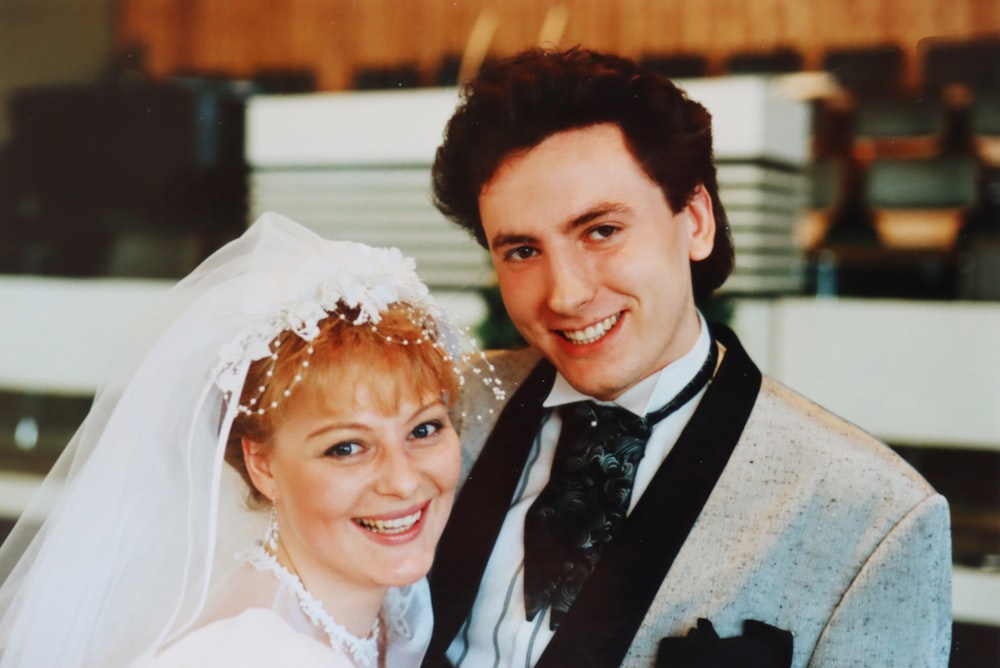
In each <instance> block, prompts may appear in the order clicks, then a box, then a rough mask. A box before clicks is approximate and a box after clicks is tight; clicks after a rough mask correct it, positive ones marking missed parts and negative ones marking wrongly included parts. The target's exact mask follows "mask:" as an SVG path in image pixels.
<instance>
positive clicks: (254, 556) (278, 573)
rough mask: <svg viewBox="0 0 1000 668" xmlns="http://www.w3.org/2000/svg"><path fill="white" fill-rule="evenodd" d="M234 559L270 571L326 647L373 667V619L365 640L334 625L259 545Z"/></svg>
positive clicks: (375, 627) (299, 583)
mask: <svg viewBox="0 0 1000 668" xmlns="http://www.w3.org/2000/svg"><path fill="white" fill-rule="evenodd" d="M236 557H237V559H241V560H243V561H246V562H247V563H249V564H250V565H251V566H253V567H254V568H256V569H257V570H258V571H270V572H271V573H273V574H274V576H275V577H276V578H278V581H279V582H281V583H282V584H283V585H285V586H286V587H288V588H289V589H290V590H291V592H292V593H293V594H295V598H296V599H297V600H298V602H299V608H301V609H302V612H303V613H304V614H305V616H306V617H308V618H309V620H310V621H311V622H312V623H313V624H315V625H316V626H318V627H319V628H321V629H323V632H324V633H326V635H327V637H328V638H329V639H330V644H331V645H332V646H334V647H340V648H342V649H344V650H346V651H347V653H348V654H350V655H351V657H352V658H353V659H354V661H355V663H358V664H362V665H366V666H374V665H376V664H377V663H378V637H379V632H380V629H379V621H378V617H376V618H375V623H374V624H372V631H371V633H370V634H369V636H368V637H367V638H358V637H357V636H355V635H352V634H351V632H350V631H348V630H347V629H346V628H344V627H343V626H341V625H340V624H338V623H337V621H336V620H335V619H334V618H333V617H332V616H330V613H328V612H327V611H326V609H325V608H324V607H323V604H322V603H320V602H319V601H318V600H316V599H315V598H313V595H312V594H310V593H309V591H308V590H307V589H306V588H305V587H304V586H303V585H302V581H301V580H300V579H299V578H298V576H296V575H295V574H294V573H292V572H291V571H289V570H288V569H287V568H285V567H284V566H282V565H281V564H279V563H278V560H277V559H275V558H274V556H273V555H271V554H270V553H268V552H267V551H266V550H265V549H264V547H263V546H262V545H260V544H257V545H254V546H253V547H250V548H248V549H247V550H245V551H243V552H241V553H239V554H237V555H236Z"/></svg>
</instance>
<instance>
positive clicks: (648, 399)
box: [447, 314, 711, 668]
mask: <svg viewBox="0 0 1000 668" xmlns="http://www.w3.org/2000/svg"><path fill="white" fill-rule="evenodd" d="M699 320H700V323H701V332H700V334H699V337H698V340H697V342H696V343H695V345H694V347H693V348H692V349H691V350H690V351H688V353H687V354H685V355H684V356H683V357H681V358H680V359H678V360H677V361H675V362H673V363H672V364H669V365H668V366H666V367H664V368H663V369H661V370H660V371H658V372H656V373H654V374H652V375H651V376H649V377H648V378H646V379H644V380H642V381H641V382H639V383H638V384H636V385H635V386H633V387H631V388H629V389H628V390H627V391H626V392H624V393H623V394H622V395H621V396H620V397H618V399H617V400H615V401H614V402H598V403H604V404H617V405H619V406H621V407H622V408H625V409H627V410H629V411H631V412H632V413H635V414H636V415H640V416H641V415H645V414H646V413H648V412H650V411H651V410H655V409H656V408H659V407H661V406H663V405H665V404H666V403H667V402H668V401H670V400H671V399H673V398H674V396H675V395H677V393H678V392H680V391H681V389H683V388H684V386H685V385H687V384H688V383H689V382H690V381H691V379H692V378H693V377H694V376H695V374H697V373H698V370H699V369H701V367H702V365H703V364H704V363H705V359H706V358H707V357H708V353H709V349H710V347H711V338H710V334H709V332H708V326H707V324H706V323H705V319H704V318H703V317H702V316H701V314H699ZM704 393H705V389H704V388H702V390H701V392H699V393H698V394H697V395H696V396H695V397H694V399H692V400H691V401H689V402H688V403H686V404H685V405H684V406H682V407H681V408H680V409H678V410H677V411H676V412H674V413H672V414H671V415H669V416H667V417H666V418H664V419H663V420H662V421H660V422H659V423H658V424H657V425H656V426H655V427H654V428H653V432H652V435H651V436H650V439H649V442H648V443H647V445H646V453H645V455H644V456H643V458H642V461H641V462H640V463H639V467H638V470H637V471H636V478H635V485H634V488H633V492H632V500H631V505H630V507H629V511H630V512H631V510H632V509H633V508H635V504H636V503H637V502H638V500H639V498H640V497H641V496H642V493H643V492H644V491H645V489H646V487H647V486H648V485H649V482H650V480H652V478H653V476H654V475H655V473H656V471H657V469H659V467H660V464H661V463H662V462H663V460H664V459H665V458H666V456H667V454H668V453H669V452H670V449H671V448H672V447H673V445H674V443H676V442H677V439H678V437H679V436H680V434H681V431H683V429H684V427H685V426H686V425H687V423H688V420H690V418H691V416H692V415H693V414H694V411H695V409H696V408H697V406H698V403H699V402H700V401H701V398H702V396H703V395H704ZM581 400H594V399H593V398H592V397H588V396H586V395H583V394H581V393H579V392H577V391H576V390H575V389H573V387H572V386H570V384H569V383H568V382H567V381H566V379H565V378H563V377H562V375H561V374H557V375H556V379H555V382H554V384H553V387H552V390H551V391H550V392H549V395H548V397H547V398H546V399H545V401H544V402H543V406H545V407H546V408H553V407H556V406H561V405H564V404H568V403H573V402H576V401H581ZM560 426H561V420H560V418H559V415H558V413H557V412H556V411H549V413H548V416H547V417H546V418H545V419H544V420H543V422H542V426H541V428H540V429H539V431H538V435H537V436H536V438H535V442H534V444H533V445H532V447H531V451H530V453H529V454H528V463H527V465H526V466H525V470H524V473H523V474H522V475H521V480H520V482H519V483H518V487H517V489H516V490H515V492H514V497H513V499H512V502H511V506H510V508H509V509H508V511H507V517H506V519H505V520H504V523H503V526H502V527H501V529H500V534H499V536H498V537H497V542H496V544H495V545H494V546H493V552H492V554H491V555H490V559H489V562H488V563H487V566H486V573H485V575H484V576H483V581H482V583H481V585H480V587H479V593H478V595H477V596H476V600H475V603H474V604H473V607H472V613H471V615H470V617H469V619H467V620H466V622H465V624H463V626H462V629H461V630H460V632H459V634H458V636H457V637H456V638H455V640H454V641H453V642H452V644H451V646H450V647H449V648H448V652H447V656H448V659H449V661H451V663H452V664H453V665H455V666H463V667H465V668H472V667H474V668H480V667H484V666H496V667H500V666H510V667H513V666H517V667H518V668H522V667H530V666H533V665H534V664H535V663H536V662H537V661H538V659H539V657H540V656H541V655H542V652H543V651H544V650H545V647H546V645H548V643H549V640H551V638H552V635H553V633H554V632H553V631H551V630H550V629H549V616H550V611H549V610H548V609H546V610H545V611H544V614H538V615H536V616H535V619H534V620H533V621H530V622H529V621H527V620H526V615H525V607H524V517H525V515H526V514H527V512H528V509H529V508H530V507H531V504H532V503H534V501H535V498H536V497H537V496H538V495H539V494H540V493H541V491H542V489H543V488H544V487H545V485H546V483H547V482H548V479H549V471H550V470H551V468H552V460H553V458H554V457H555V451H556V443H557V442H558V440H559V430H560Z"/></svg>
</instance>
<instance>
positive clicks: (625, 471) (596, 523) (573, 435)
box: [524, 341, 718, 629]
mask: <svg viewBox="0 0 1000 668" xmlns="http://www.w3.org/2000/svg"><path fill="white" fill-rule="evenodd" d="M717 357H718V349H717V347H716V344H715V341H712V346H711V349H710V350H709V354H708V357H707V358H706V359H705V363H704V364H703V365H702V368H701V369H700V370H699V371H698V373H697V374H696V375H695V377H694V378H692V379H691V382H690V383H688V384H687V385H686V386H685V387H684V388H683V389H682V390H681V391H680V392H679V393H678V394H677V396H675V397H674V398H673V399H671V400H670V401H669V402H668V403H667V404H666V405H665V406H664V407H663V408H660V409H659V410H656V411H652V412H650V413H647V414H646V415H645V416H644V417H639V416H637V415H635V414H633V413H631V412H629V411H627V410H625V409H624V408H620V407H618V406H603V405H600V404H596V403H594V402H592V401H580V402H577V403H573V404H567V405H566V406H562V407H560V409H559V413H560V416H561V417H562V429H561V432H560V435H559V442H558V444H557V445H556V454H555V459H554V460H553V462H552V471H551V474H550V476H549V482H548V483H547V484H546V486H545V488H544V489H543V490H542V492H541V494H539V495H538V498H537V499H535V502H534V503H533V504H532V505H531V508H530V509H529V510H528V514H527V515H526V517H525V520H524V599H525V607H526V610H527V617H528V620H529V621H530V620H532V619H534V617H535V615H536V614H537V613H538V612H539V611H540V610H542V609H544V608H545V606H546V605H550V606H552V617H551V626H552V628H553V629H554V628H556V627H557V626H559V623H560V622H561V621H562V618H563V617H564V616H565V614H566V612H567V611H568V610H569V607H570V606H571V605H572V604H573V601H574V600H576V596H577V594H579V593H580V589H581V588H582V587H583V583H584V582H585V581H586V579H587V577H588V576H589V575H590V574H591V572H592V571H593V570H594V567H595V566H596V565H597V562H598V560H599V559H600V556H601V550H602V549H603V547H604V546H605V545H606V544H607V543H609V542H610V541H611V539H612V537H613V536H614V535H615V533H616V532H617V531H618V529H619V527H621V525H622V524H623V523H624V522H625V517H626V515H627V514H628V508H629V502H630V501H631V498H632V485H633V483H634V482H635V472H636V469H637V468H638V466H639V461H640V460H641V459H642V457H643V455H644V454H645V452H646V442H647V441H648V440H649V435H650V433H652V430H653V427H654V426H655V425H656V423H658V422H659V421H660V420H662V419H663V418H665V417H667V416H668V415H670V414H671V413H673V412H674V411H676V410H677V409H678V408H680V407H681V406H683V405H684V404H686V403H687V402H688V401H690V400H691V399H692V397H694V396H695V395H696V394H697V393H698V392H700V391H701V389H702V388H703V387H704V386H705V384H706V383H708V381H709V380H710V379H711V377H712V373H713V372H714V371H715V363H716V359H717Z"/></svg>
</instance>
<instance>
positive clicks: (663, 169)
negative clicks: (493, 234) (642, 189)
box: [433, 48, 734, 299]
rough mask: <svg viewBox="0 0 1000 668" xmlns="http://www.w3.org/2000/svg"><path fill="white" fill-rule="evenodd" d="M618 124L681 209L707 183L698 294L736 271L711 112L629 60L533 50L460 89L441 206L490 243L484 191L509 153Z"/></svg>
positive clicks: (441, 175)
mask: <svg viewBox="0 0 1000 668" xmlns="http://www.w3.org/2000/svg"><path fill="white" fill-rule="evenodd" d="M601 123H614V124H615V125H617V126H618V127H619V128H621V130H622V133H623V134H624V135H625V141H626V144H627V146H628V148H629V150H630V151H631V152H632V155H633V156H634V157H635V159H636V160H637V161H638V163H639V164H640V166H641V167H642V169H643V170H644V171H645V172H646V174H647V175H648V176H649V177H650V178H651V179H652V180H653V181H655V182H656V183H657V184H658V185H659V187H660V189H661V191H662V192H663V194H664V196H665V197H666V200H667V203H668V204H669V206H670V208H671V209H672V210H673V212H674V213H678V212H680V211H681V210H682V209H683V208H684V207H685V206H686V205H687V204H688V202H689V201H690V200H691V197H692V196H693V195H694V193H695V192H696V191H697V189H698V187H699V186H701V187H703V188H705V190H706V192H707V193H708V195H709V197H710V198H711V200H712V208H713V211H714V214H715V222H716V232H715V245H714V248H713V250H712V253H711V255H709V256H708V257H707V258H705V259H704V260H701V261H697V262H692V263H691V275H692V283H693V286H694V294H695V297H696V298H699V299H700V298H703V297H707V296H708V295H709V294H711V293H712V291H714V290H715V289H716V288H718V287H719V286H720V285H722V283H723V282H724V281H725V280H726V278H727V277H728V276H729V274H730V273H731V272H732V269H733V264H734V251H733V243H732V238H731V236H730V232H729V224H728V222H727V218H726V213H725V210H724V209H723V206H722V202H721V201H720V200H719V186H718V183H717V180H716V173H715V163H714V161H713V159H712V121H711V116H710V114H709V113H708V111H707V110H706V109H705V108H704V107H703V106H702V105H700V104H698V103H697V102H694V101H692V100H690V99H688V97H687V95H686V94H685V93H684V91H682V90H681V89H679V88H678V87H677V86H675V85H674V84H673V82H671V81H670V80H669V79H666V78H664V77H662V76H660V75H657V74H654V73H651V72H646V71H643V70H641V69H640V68H639V67H638V66H637V65H636V64H635V63H634V62H633V61H631V60H628V59H626V58H622V57H620V56H615V55H610V54H603V53H598V52H596V51H590V50H586V49H579V48H574V49H570V50H567V51H546V50H543V49H530V50H528V51H524V52H522V53H520V54H517V55H515V56H513V57H512V58H509V59H507V60H503V61H500V62H499V63H497V64H495V65H492V66H489V67H486V68H484V69H483V70H482V71H481V72H480V73H479V74H478V75H477V76H476V77H475V78H474V79H472V80H471V81H470V82H469V83H467V84H466V85H465V86H464V87H463V88H462V91H461V102H460V104H459V106H458V109H457V110H456V111H455V114H454V115H453V116H452V118H451V120H450V121H449V122H448V125H447V128H446V130H445V140H444V143H443V144H442V145H441V146H440V147H439V148H438V150H437V156H436V159H435V161H434V168H433V186H434V203H435V204H436V205H437V207H438V209H440V210H441V212H442V213H443V214H444V215H445V216H446V217H447V218H449V219H450V220H452V221H453V222H455V223H457V224H458V225H460V226H462V227H464V228H466V229H467V230H468V231H469V232H470V233H472V235H473V236H474V237H475V238H476V240H477V241H478V242H479V244H480V245H482V246H483V247H488V244H487V240H486V238H485V234H484V232H483V224H482V219H481V218H480V212H479V195H480V193H481V192H482V189H483V186H484V185H485V184H487V183H488V182H489V181H490V179H492V178H493V175H494V174H495V173H496V171H497V169H498V168H499V167H500V165H501V164H502V163H503V162H504V160H506V159H507V158H508V157H510V156H512V155H515V154H517V153H518V152H522V151H527V150H529V149H531V148H533V147H534V146H537V145H538V144H539V143H541V142H542V141H543V140H545V139H546V138H547V137H549V136H550V135H553V134H555V133H558V132H563V131H565V130H573V129H579V128H585V127H588V126H591V125H597V124H601Z"/></svg>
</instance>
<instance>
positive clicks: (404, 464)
mask: <svg viewBox="0 0 1000 668" xmlns="http://www.w3.org/2000/svg"><path fill="white" fill-rule="evenodd" d="M378 466H379V470H378V474H377V476H376V481H377V482H376V486H375V491H377V492H378V493H379V494H385V495H387V496H398V497H400V498H408V497H410V496H412V495H413V493H414V492H415V491H416V490H417V488H418V486H419V484H420V473H419V471H418V470H417V467H416V462H415V461H414V460H413V458H412V456H411V454H410V452H409V451H408V450H407V448H406V447H405V446H403V445H401V444H393V445H391V446H388V447H383V448H382V456H381V457H380V458H379V462H378Z"/></svg>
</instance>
